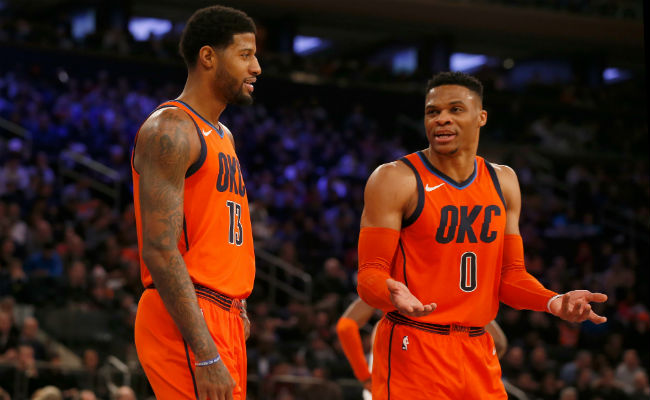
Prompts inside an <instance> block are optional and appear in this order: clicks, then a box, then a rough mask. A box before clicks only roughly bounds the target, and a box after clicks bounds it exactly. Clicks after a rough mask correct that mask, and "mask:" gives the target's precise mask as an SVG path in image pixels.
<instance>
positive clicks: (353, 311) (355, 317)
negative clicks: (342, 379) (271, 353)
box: [336, 298, 508, 400]
mask: <svg viewBox="0 0 650 400" xmlns="http://www.w3.org/2000/svg"><path fill="white" fill-rule="evenodd" d="M376 311H377V310H376V309H374V308H372V307H370V306H369V305H368V304H366V303H364V302H363V300H361V299H360V298H357V299H356V300H355V301H353V302H352V303H351V304H350V305H349V306H348V308H347V309H346V310H345V312H343V315H342V316H341V318H339V320H338V322H337V324H336V333H337V335H338V337H339V341H340V342H341V347H342V348H343V353H345V357H346V358H347V359H348V361H349V362H350V366H352V371H353V372H354V376H355V377H356V378H357V379H358V380H359V382H361V384H362V385H363V399H364V400H369V399H372V396H371V394H370V390H371V386H372V379H371V374H370V367H369V365H372V355H371V356H370V357H369V358H370V360H369V361H366V357H365V355H364V354H363V345H362V343H361V335H360V334H359V330H360V329H361V328H362V327H363V326H364V325H366V324H367V323H368V321H369V320H370V318H371V317H372V315H373V314H374V313H375V312H376ZM377 326H378V324H375V326H374V327H373V329H372V333H371V335H370V342H371V343H374V342H375V333H376V331H377ZM485 330H486V331H488V332H489V333H490V335H491V336H492V339H493V340H494V347H495V351H496V353H497V357H499V358H501V357H503V355H504V354H505V352H506V349H507V347H508V339H507V338H506V335H505V334H504V333H503V330H502V329H501V327H500V326H499V324H498V323H497V322H496V321H495V320H492V321H490V323H489V324H487V326H486V327H485Z"/></svg>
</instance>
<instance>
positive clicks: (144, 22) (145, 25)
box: [129, 17, 172, 41]
mask: <svg viewBox="0 0 650 400" xmlns="http://www.w3.org/2000/svg"><path fill="white" fill-rule="evenodd" d="M171 30H172V23H171V21H169V20H166V19H161V18H149V17H146V18H145V17H133V18H131V20H130V21H129V32H131V34H132V35H133V38H134V39H135V40H138V41H145V40H149V36H150V35H154V36H162V35H164V34H165V33H167V32H169V31H171Z"/></svg>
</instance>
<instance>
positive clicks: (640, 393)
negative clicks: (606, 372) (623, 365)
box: [630, 371, 650, 400]
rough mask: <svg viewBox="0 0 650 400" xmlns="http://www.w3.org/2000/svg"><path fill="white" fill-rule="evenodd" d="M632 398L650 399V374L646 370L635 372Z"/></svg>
mask: <svg viewBox="0 0 650 400" xmlns="http://www.w3.org/2000/svg"><path fill="white" fill-rule="evenodd" d="M630 399H631V400H650V384H649V383H648V374H646V372H645V371H637V372H636V373H635V374H634V390H633V391H632V394H631V395H630Z"/></svg>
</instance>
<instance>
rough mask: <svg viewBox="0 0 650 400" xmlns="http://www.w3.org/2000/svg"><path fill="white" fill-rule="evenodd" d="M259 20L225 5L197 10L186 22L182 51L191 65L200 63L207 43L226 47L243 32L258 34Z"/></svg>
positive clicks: (184, 58)
mask: <svg viewBox="0 0 650 400" xmlns="http://www.w3.org/2000/svg"><path fill="white" fill-rule="evenodd" d="M256 32H257V31H256V29H255V23H254V22H253V20H252V19H251V17H249V16H248V15H246V13H245V12H243V11H240V10H237V9H234V8H231V7H225V6H211V7H206V8H202V9H200V10H197V11H196V12H195V13H194V14H192V16H191V17H190V19H189V20H188V21H187V25H185V29H183V34H182V35H181V40H180V43H179V45H178V50H179V52H180V54H181V57H183V60H185V64H186V65H187V66H188V68H191V67H194V65H196V59H197V57H198V55H199V50H200V49H201V47H203V46H212V47H215V48H217V49H224V48H226V47H228V46H230V45H231V44H232V43H233V41H234V39H233V36H234V35H236V34H239V33H256Z"/></svg>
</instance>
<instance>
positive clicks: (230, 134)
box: [219, 122, 235, 147]
mask: <svg viewBox="0 0 650 400" xmlns="http://www.w3.org/2000/svg"><path fill="white" fill-rule="evenodd" d="M219 126H221V129H223V134H224V136H226V137H227V138H228V139H230V141H231V142H232V146H233V147H235V137H234V136H233V135H232V132H230V129H228V127H227V126H226V125H225V124H222V123H221V122H219Z"/></svg>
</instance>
